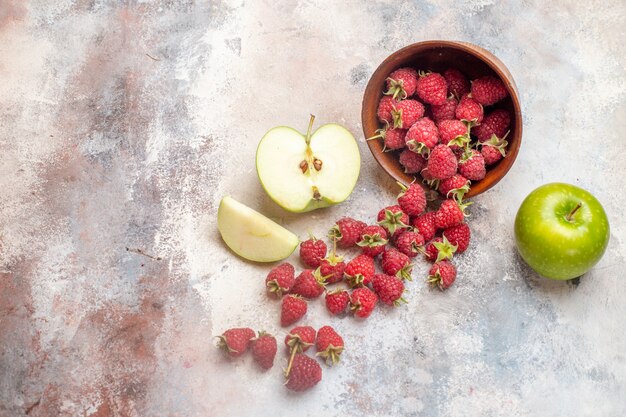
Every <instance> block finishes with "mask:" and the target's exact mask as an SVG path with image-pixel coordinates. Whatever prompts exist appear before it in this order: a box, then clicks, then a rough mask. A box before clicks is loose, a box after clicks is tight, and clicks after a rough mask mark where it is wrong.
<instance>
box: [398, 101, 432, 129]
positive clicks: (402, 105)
mask: <svg viewBox="0 0 626 417" xmlns="http://www.w3.org/2000/svg"><path fill="white" fill-rule="evenodd" d="M423 115H424V106H423V105H422V103H420V102H419V101H417V100H402V101H401V102H399V103H397V104H396V105H395V106H394V110H392V111H391V117H392V119H393V127H395V128H401V129H408V128H410V127H411V126H413V124H414V123H415V122H417V121H418V120H419V119H420V117H422V116H423Z"/></svg>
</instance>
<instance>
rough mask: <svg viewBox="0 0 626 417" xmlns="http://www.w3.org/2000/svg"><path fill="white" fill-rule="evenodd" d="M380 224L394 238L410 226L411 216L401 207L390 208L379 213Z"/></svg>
mask: <svg viewBox="0 0 626 417" xmlns="http://www.w3.org/2000/svg"><path fill="white" fill-rule="evenodd" d="M376 220H377V221H378V224H379V225H381V226H382V227H384V228H385V229H386V230H387V231H388V232H389V234H391V235H392V236H393V234H394V233H396V232H397V231H398V230H399V229H404V228H405V227H408V226H409V216H408V215H407V214H406V213H405V212H404V211H402V208H400V206H388V207H385V208H384V209H382V210H380V211H379V212H378V216H377V218H376Z"/></svg>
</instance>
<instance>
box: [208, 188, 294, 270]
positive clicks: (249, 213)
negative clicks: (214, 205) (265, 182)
mask: <svg viewBox="0 0 626 417" xmlns="http://www.w3.org/2000/svg"><path fill="white" fill-rule="evenodd" d="M217 228H218V229H219V231H220V233H221V235H222V239H224V242H226V244H227V245H228V247H229V248H231V249H232V250H233V252H235V253H236V254H237V255H239V256H241V257H243V258H246V259H249V260H251V261H257V262H274V261H278V260H280V259H285V258H286V257H288V256H289V255H291V253H292V252H293V251H294V250H295V249H296V247H297V246H298V243H299V240H298V237H297V236H296V235H294V234H293V233H291V232H290V231H289V230H287V229H285V228H284V227H282V226H281V225H279V224H278V223H275V222H273V221H272V220H270V219H268V218H267V217H265V216H264V215H262V214H261V213H259V212H258V211H255V210H252V209H251V208H250V207H248V206H246V205H244V204H241V203H240V202H238V201H237V200H234V199H233V198H231V197H228V196H227V197H224V198H222V201H221V202H220V207H219V209H218V211H217Z"/></svg>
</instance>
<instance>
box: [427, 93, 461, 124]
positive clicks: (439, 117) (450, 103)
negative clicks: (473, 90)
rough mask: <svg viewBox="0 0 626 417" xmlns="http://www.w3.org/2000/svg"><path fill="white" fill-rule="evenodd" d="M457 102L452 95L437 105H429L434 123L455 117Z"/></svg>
mask: <svg viewBox="0 0 626 417" xmlns="http://www.w3.org/2000/svg"><path fill="white" fill-rule="evenodd" d="M458 104H459V102H458V101H457V100H456V98H454V96H451V97H448V98H447V99H446V101H445V102H444V103H443V104H441V105H439V106H435V105H434V104H433V105H432V106H430V111H431V112H432V116H433V120H434V121H435V122H436V123H440V122H442V121H444V120H453V119H454V118H455V117H456V106H457V105H458Z"/></svg>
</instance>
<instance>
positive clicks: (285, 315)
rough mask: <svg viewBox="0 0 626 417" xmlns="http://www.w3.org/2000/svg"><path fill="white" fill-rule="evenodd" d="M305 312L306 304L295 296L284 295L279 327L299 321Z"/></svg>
mask: <svg viewBox="0 0 626 417" xmlns="http://www.w3.org/2000/svg"><path fill="white" fill-rule="evenodd" d="M306 311H307V303H306V301H304V300H303V299H302V298H301V297H299V296H297V295H291V294H289V295H286V296H284V297H283V304H282V306H281V310H280V325H281V326H283V327H285V326H289V325H292V324H293V323H295V322H297V321H298V320H300V319H301V318H302V317H303V316H304V315H305V314H306Z"/></svg>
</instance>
